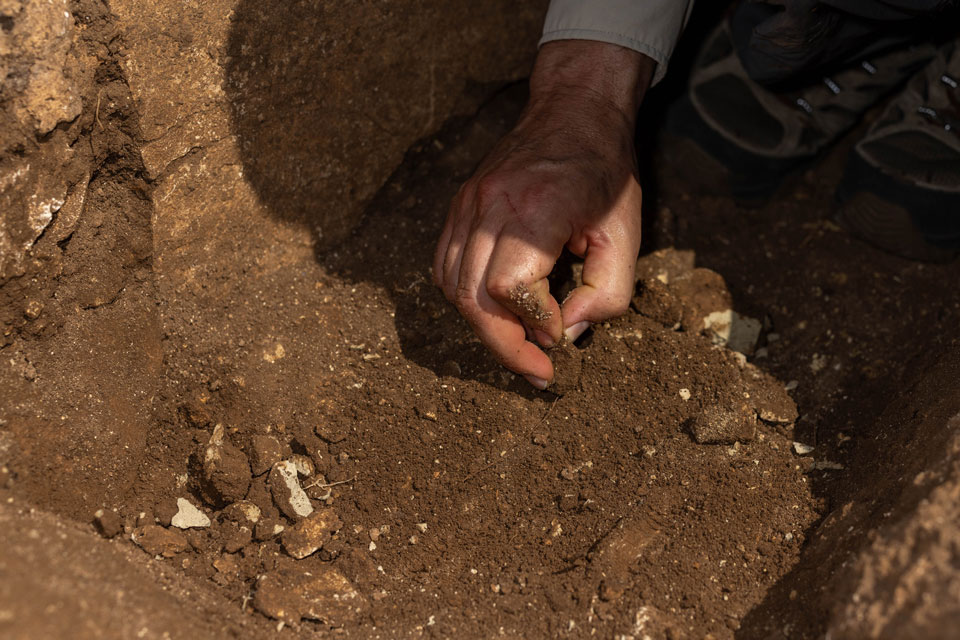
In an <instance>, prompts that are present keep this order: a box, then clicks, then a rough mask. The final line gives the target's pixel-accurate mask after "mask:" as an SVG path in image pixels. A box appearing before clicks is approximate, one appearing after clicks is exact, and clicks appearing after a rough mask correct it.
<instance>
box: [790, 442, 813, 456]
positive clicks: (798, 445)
mask: <svg viewBox="0 0 960 640" xmlns="http://www.w3.org/2000/svg"><path fill="white" fill-rule="evenodd" d="M793 450H794V451H795V452H796V453H797V455H798V456H805V455H807V454H808V453H811V452H812V451H813V446H811V445H809V444H803V443H802V442H794V443H793Z"/></svg>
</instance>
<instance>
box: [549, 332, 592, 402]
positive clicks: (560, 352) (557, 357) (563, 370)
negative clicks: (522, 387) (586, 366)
mask: <svg viewBox="0 0 960 640" xmlns="http://www.w3.org/2000/svg"><path fill="white" fill-rule="evenodd" d="M547 355H548V356H550V361H551V362H553V382H552V383H551V384H550V386H549V387H548V389H549V390H550V391H553V392H554V393H555V394H557V395H558V396H562V395H565V394H567V393H570V392H571V391H575V390H576V389H577V387H578V386H579V384H580V371H581V369H582V368H583V355H582V354H581V353H580V350H579V349H578V348H577V347H576V346H575V345H574V344H573V343H572V342H570V341H569V340H567V339H566V338H563V339H562V340H560V342H559V343H558V344H557V345H556V346H555V347H553V348H551V349H548V350H547Z"/></svg>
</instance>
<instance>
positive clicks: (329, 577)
mask: <svg viewBox="0 0 960 640" xmlns="http://www.w3.org/2000/svg"><path fill="white" fill-rule="evenodd" d="M253 606H254V607H256V608H257V610H258V611H260V612H261V613H263V614H264V615H266V616H269V617H271V618H275V619H277V620H282V621H283V622H286V623H288V624H297V623H299V622H300V620H301V619H302V618H309V619H311V620H317V621H319V622H322V623H324V624H328V625H330V626H333V627H342V626H344V625H345V624H348V623H350V622H352V621H354V620H356V619H357V617H358V615H359V614H360V612H361V611H363V610H364V609H365V608H366V606H367V600H366V598H365V597H364V596H363V595H362V594H361V593H360V592H359V591H357V589H356V588H355V587H354V586H353V584H352V583H351V582H350V581H349V580H347V579H346V578H345V577H344V576H343V574H342V573H340V572H339V571H337V570H336V569H334V568H332V567H325V566H320V567H319V568H318V569H317V570H314V571H296V570H291V569H286V570H285V569H280V570H277V571H274V572H272V573H268V574H266V575H264V576H263V577H262V578H261V579H260V583H259V585H258V587H257V593H256V594H255V595H254V597H253Z"/></svg>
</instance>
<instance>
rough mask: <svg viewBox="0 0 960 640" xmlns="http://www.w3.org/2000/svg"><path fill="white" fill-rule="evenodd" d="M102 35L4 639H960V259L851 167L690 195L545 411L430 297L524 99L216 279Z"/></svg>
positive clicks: (682, 190) (36, 302) (44, 256)
mask: <svg viewBox="0 0 960 640" xmlns="http://www.w3.org/2000/svg"><path fill="white" fill-rule="evenodd" d="M72 6H73V5H72ZM73 9H74V10H75V11H76V13H77V14H78V15H79V16H80V24H82V25H84V26H83V29H82V31H81V32H82V34H83V36H82V38H81V40H79V41H78V42H79V44H75V47H77V49H76V51H79V52H81V53H83V55H86V56H90V57H91V58H92V59H96V60H98V61H99V62H98V64H99V66H98V67H97V69H98V71H97V73H96V74H94V75H95V76H96V77H95V78H94V80H95V82H96V84H93V85H82V86H84V87H85V88H84V89H82V91H80V94H79V95H80V96H81V102H82V105H83V107H84V108H83V109H81V110H80V115H79V116H75V117H76V119H75V120H72V121H66V122H65V123H62V124H60V126H59V128H58V129H56V131H55V132H54V134H53V135H52V136H51V137H50V138H48V139H47V140H46V142H44V143H43V144H48V143H49V144H53V142H51V141H55V142H56V143H57V144H60V143H61V142H63V144H64V145H65V146H67V147H69V148H76V149H77V151H76V152H75V153H76V154H86V155H83V158H85V162H89V163H90V166H91V167H93V168H94V169H95V170H93V171H90V172H89V177H87V174H86V173H83V172H79V173H81V174H83V175H81V177H80V179H78V180H79V181H78V182H77V183H76V184H78V185H82V186H76V187H75V190H76V195H74V196H71V197H74V198H75V201H80V200H83V201H84V202H85V203H86V204H85V205H84V206H82V207H79V208H78V209H77V212H76V215H75V216H73V215H72V214H71V216H67V215H66V214H67V213H69V212H70V211H71V210H70V209H69V208H68V209H67V210H66V211H64V214H63V217H62V218H60V219H59V223H58V224H67V225H69V232H68V233H66V235H61V234H60V233H59V231H58V232H57V233H54V234H53V235H44V236H43V237H39V238H35V239H34V240H35V248H34V249H31V251H32V253H30V252H28V253H27V254H25V255H26V256H27V257H28V258H30V259H33V260H34V261H35V263H30V262H29V260H21V261H18V262H17V264H16V267H15V268H16V269H18V270H21V271H22V273H23V275H21V276H17V277H15V278H13V279H11V280H9V281H7V282H5V283H4V284H3V286H2V289H0V292H2V294H3V297H0V300H3V301H11V305H10V308H9V309H6V308H5V309H4V310H3V315H2V319H3V322H4V325H3V340H2V341H0V345H2V346H0V355H2V357H0V364H2V368H0V398H2V401H0V504H2V505H3V506H2V509H0V523H2V524H3V526H2V527H0V549H4V550H6V552H3V551H0V573H2V574H3V575H4V576H5V579H4V580H2V581H0V595H2V597H0V635H11V636H12V637H68V636H70V637H97V638H103V637H117V638H123V637H132V636H140V637H151V638H152V637H163V636H164V634H165V633H167V634H169V635H174V636H186V635H196V636H200V637H237V636H243V637H250V638H260V637H275V636H277V635H281V636H285V637H294V636H297V637H312V636H314V635H316V634H318V633H319V634H326V633H330V634H333V633H336V634H337V635H342V636H347V637H359V638H371V637H421V636H424V635H428V636H430V635H432V636H436V637H464V638H486V637H490V636H491V635H504V636H508V637H526V638H546V637H558V636H563V637H574V638H575V637H590V636H597V637H619V638H624V639H626V638H643V637H649V638H652V639H655V640H660V639H666V638H670V639H672V640H675V639H677V638H702V637H712V638H716V639H722V638H733V637H734V636H735V635H736V637H743V638H771V637H791V638H793V637H797V638H817V637H821V636H822V635H823V634H824V633H826V632H827V631H829V632H830V634H831V636H832V637H838V638H862V637H890V638H894V637H911V636H919V635H924V636H929V637H949V634H948V633H947V631H945V630H953V629H955V625H954V624H953V622H954V621H955V620H956V616H957V610H956V608H955V607H953V608H951V606H952V605H951V604H950V603H955V602H956V601H957V598H956V597H955V596H956V594H957V585H958V584H960V581H958V579H957V572H956V571H955V569H954V567H956V566H957V551H956V548H957V545H956V540H957V532H956V531H955V530H954V529H955V528H956V527H954V526H953V524H952V523H953V522H956V517H955V516H956V509H957V504H958V498H957V496H958V495H960V493H958V487H960V472H958V462H957V461H958V460H960V448H958V446H957V442H956V435H955V434H956V430H957V428H958V424H957V419H956V417H955V416H956V415H957V414H958V413H960V392H958V391H957V389H956V388H955V385H953V384H952V381H955V380H956V379H957V373H958V371H957V366H958V363H960V345H958V336H957V332H956V327H957V326H958V321H960V303H958V301H957V300H956V299H955V297H954V298H950V297H945V296H944V290H945V288H947V287H945V283H951V282H956V281H957V279H958V277H960V265H957V264H953V265H945V266H942V265H941V266H934V265H920V264H916V263H910V262H906V261H903V260H899V259H897V258H893V257H890V256H886V255H884V254H881V253H879V252H877V251H875V250H873V249H870V248H868V247H865V246H862V245H860V244H859V243H857V242H856V241H854V240H852V239H851V238H849V237H848V236H847V235H845V234H843V233H842V232H841V231H840V230H839V229H838V228H837V227H836V226H835V225H833V224H832V223H831V222H830V221H829V211H830V208H831V204H830V202H831V200H830V198H831V189H832V185H833V184H835V182H836V179H837V176H839V175H840V166H841V159H842V151H843V149H841V150H839V151H838V152H837V153H836V154H835V155H833V156H830V157H828V158H826V159H825V160H824V161H823V163H821V164H820V165H818V166H817V167H816V168H815V169H811V170H810V171H808V172H807V173H805V174H800V175H798V176H796V177H795V178H794V179H793V180H791V181H790V182H788V183H787V184H786V185H785V187H784V188H783V189H782V190H781V192H780V193H778V194H777V196H776V197H775V198H774V199H773V200H772V201H771V202H770V203H769V204H768V205H767V206H766V207H765V208H762V209H744V208H742V207H739V206H737V205H736V204H735V203H734V202H733V201H732V200H730V199H729V198H724V197H722V196H712V195H696V194H692V193H688V192H687V189H686V185H685V183H684V182H683V181H682V179H681V178H678V177H674V178H670V177H667V178H666V179H665V180H664V181H662V182H661V183H660V191H661V192H660V193H659V196H658V197H657V198H653V197H650V198H648V202H654V203H656V206H655V207H653V208H652V209H651V210H650V211H649V212H648V215H647V220H648V225H649V227H650V229H649V233H648V234H647V240H646V243H647V249H650V250H653V249H661V251H656V252H651V253H649V255H647V256H645V257H643V258H641V261H640V263H639V268H638V284H637V290H636V295H635V296H634V300H633V304H632V307H631V310H630V312H628V313H627V314H626V315H625V316H623V317H621V318H618V319H616V320H612V321H610V322H608V323H603V324H599V325H596V326H594V327H593V329H592V330H591V331H590V332H589V333H588V334H587V335H585V336H584V337H583V338H582V339H581V340H579V341H578V343H577V344H576V345H569V344H567V345H564V346H563V347H562V348H561V349H560V350H559V351H558V352H554V353H552V354H551V356H552V357H553V358H554V362H555V363H556V365H557V367H558V381H557V386H556V387H555V388H554V389H552V390H547V391H546V392H538V391H535V390H533V389H532V388H531V387H530V386H529V385H528V384H527V383H526V382H525V381H524V380H523V379H522V378H518V377H516V376H514V375H512V374H510V373H508V372H506V371H504V370H503V369H502V368H500V367H498V366H497V365H496V363H495V362H494V361H493V360H492V359H491V358H490V356H489V354H488V353H487V352H486V351H485V350H484V348H483V347H482V345H481V344H479V342H478V341H477V339H476V338H475V337H474V335H473V334H472V333H471V331H470V330H469V327H468V326H467V325H466V323H465V322H464V321H463V320H462V319H461V318H460V317H459V316H458V315H457V313H456V311H455V309H453V308H452V307H451V306H450V305H449V304H448V303H447V302H446V301H445V300H444V299H443V296H442V295H441V294H440V292H439V291H437V290H436V289H435V288H434V287H433V286H432V285H431V284H430V283H429V272H428V270H429V263H430V253H431V249H432V244H433V242H434V239H435V238H436V236H437V234H438V232H439V229H440V226H441V224H442V221H443V216H444V213H445V210H446V206H447V203H448V202H449V200H450V198H451V197H452V196H453V194H454V193H455V192H456V189H457V188H458V186H459V184H460V183H461V182H462V180H463V179H465V178H466V177H467V176H468V175H469V173H470V171H471V170H472V168H473V167H474V166H475V165H476V163H477V162H478V161H479V160H480V158H481V157H482V156H483V154H484V153H485V152H486V150H488V149H489V148H490V147H491V146H492V145H493V144H494V142H495V141H496V140H497V139H498V138H499V136H500V135H502V134H503V133H504V132H505V131H506V130H507V129H508V127H509V126H510V123H511V122H512V121H513V120H514V119H515V118H516V115H517V113H518V111H519V109H520V106H521V104H522V101H523V90H522V87H518V88H514V89H513V90H510V91H507V92H505V93H503V94H501V95H499V96H498V97H497V98H496V99H495V100H493V101H491V102H490V103H489V104H488V105H487V106H486V107H484V109H483V110H482V111H481V112H480V113H479V114H478V115H477V117H475V118H471V119H458V120H453V121H451V122H449V123H448V124H447V126H446V127H445V128H444V129H443V130H442V131H441V132H440V133H439V134H438V135H436V136H435V137H432V138H429V139H426V140H424V141H422V142H421V143H418V144H417V145H416V146H415V147H414V148H412V149H411V150H410V151H409V152H408V154H407V157H406V160H405V161H404V163H403V165H402V166H401V167H400V168H399V169H398V170H397V171H396V173H394V175H393V177H392V178H391V179H390V181H389V182H388V183H387V184H386V185H385V186H384V187H383V188H382V189H381V190H380V192H379V193H378V194H377V196H376V197H375V198H374V199H373V201H372V203H371V204H370V206H369V207H368V209H367V216H366V218H365V220H364V222H363V224H362V225H361V226H360V227H359V228H358V229H357V231H356V232H355V233H354V234H353V235H352V236H351V237H350V238H348V239H347V240H346V241H344V242H343V243H341V244H339V245H338V246H337V248H336V249H335V250H333V251H327V252H324V253H319V254H316V255H314V254H313V252H312V248H311V247H312V246H313V245H312V239H313V238H314V236H315V233H316V229H314V228H312V227H311V226H310V225H298V224H295V223H291V222H290V221H289V220H288V219H286V218H284V216H283V215H274V214H273V213H271V212H269V211H267V212H265V211H264V210H262V209H261V208H256V207H253V206H252V205H251V206H250V207H249V208H243V207H242V206H240V205H236V203H235V202H234V203H233V204H231V207H237V208H236V209H230V208H227V209H224V210H222V211H219V213H222V214H223V215H225V216H229V215H234V216H236V218H237V225H238V226H237V232H236V233H233V234H223V233H218V234H216V235H217V237H216V238H209V237H208V236H207V235H206V234H204V229H203V228H195V229H194V232H195V233H194V234H193V237H190V238H189V242H187V243H185V245H184V247H183V251H184V252H185V253H184V252H180V246H179V245H177V244H176V243H173V242H170V241H169V237H167V240H166V241H164V242H165V243H166V244H165V243H163V242H162V243H160V244H155V243H154V242H152V238H153V236H152V234H153V233H154V232H155V231H156V230H157V229H161V230H162V229H165V228H166V231H164V233H167V232H169V231H170V229H171V228H173V229H174V230H175V231H176V233H182V232H183V228H181V226H180V222H176V221H174V222H171V221H170V220H169V219H166V218H164V216H163V215H159V214H157V213H156V212H158V211H168V209H161V206H162V207H166V208H169V207H171V206H172V205H171V200H169V199H165V198H167V197H168V196H169V195H170V194H171V193H173V187H171V189H170V190H165V191H163V192H162V193H159V194H158V193H157V192H156V191H155V189H156V184H157V182H156V181H155V180H154V179H153V178H150V177H149V175H147V173H145V172H144V167H143V162H142V158H141V157H140V149H141V148H142V147H143V145H144V144H146V143H147V142H146V141H145V139H144V137H143V135H142V133H141V132H140V130H139V124H138V113H137V112H136V108H135V107H134V104H133V103H132V102H131V100H130V95H129V89H128V87H127V86H126V84H125V81H124V75H123V66H122V65H121V64H120V61H121V59H122V58H121V56H122V51H121V47H120V43H118V42H117V41H116V38H115V37H114V36H115V32H114V31H113V30H112V29H113V27H112V24H113V23H112V20H111V17H110V16H109V14H107V13H105V11H104V9H103V8H102V7H101V8H91V7H86V6H84V7H83V8H80V7H79V5H76V6H73ZM178 38H179V41H181V42H183V41H184V36H183V34H179V35H178ZM105 43H110V45H109V46H107V45H106V44H105ZM65 77H69V76H65ZM78 77H79V76H78ZM81 79H82V78H81ZM87 80H90V79H89V78H87ZM78 82H80V80H78ZM81 84H82V83H81ZM101 89H102V91H101ZM98 105H99V109H98V108H97V107H98ZM62 109H65V110H66V111H64V113H67V114H68V115H69V114H75V112H76V105H75V104H74V103H73V102H72V101H66V102H65V103H64V104H63V105H62ZM4 113H6V112H4ZM38 113H40V112H38ZM50 113H54V114H55V113H59V112H54V111H44V112H42V113H40V115H44V114H46V115H49V114H50ZM45 117H46V116H45ZM56 117H59V116H56ZM69 117H74V116H69ZM38 122H40V123H41V124H38V125H37V126H46V124H44V122H45V121H43V118H39V117H38ZM47 124H48V123H47ZM0 126H4V125H3V123H2V122H0ZM24 135H25V137H23V139H24V140H28V139H29V138H30V136H26V134H24ZM31 135H32V133H31ZM71 144H72V146H71ZM204 144H205V143H204ZM212 144H217V143H212ZM88 147H89V150H88ZM43 148H46V147H43ZM49 148H51V149H52V148H54V147H49ZM30 149H33V147H30ZM204 152H205V151H204V149H203V148H202V146H201V148H200V149H199V150H198V151H197V154H196V155H194V156H191V157H190V158H187V159H186V160H185V163H188V162H194V161H196V162H201V164H202V157H200V156H201V154H202V153H204ZM23 153H28V151H27V147H26V146H24V150H23ZM29 153H34V151H29ZM31 157H33V156H31ZM270 159H271V160H272V161H273V162H275V163H276V166H275V167H274V169H275V170H277V171H281V172H282V171H283V170H292V169H293V167H291V166H290V165H287V164H284V162H285V159H284V158H283V157H271V158H270ZM242 161H243V160H242V159H241V160H240V161H239V162H242ZM263 161H264V159H259V160H258V161H257V162H258V163H260V164H259V165H258V166H260V165H262V163H263ZM54 164H56V163H54V162H52V161H51V166H53V165H54ZM178 166H179V165H178ZM184 166H186V165H184ZM175 169H176V167H175ZM231 176H233V174H231ZM174 177H176V178H178V179H180V180H181V182H183V181H186V182H187V183H188V184H187V185H186V186H180V187H177V188H179V189H183V190H185V192H187V193H193V191H194V190H195V189H194V186H195V185H201V184H207V183H194V185H191V184H189V182H190V177H189V176H188V175H187V174H184V175H182V176H181V175H180V174H176V173H175V172H174V174H167V175H165V176H164V177H163V180H173V179H174ZM231 179H233V178H231ZM178 184H179V183H178ZM201 190H202V189H201ZM651 192H652V189H651ZM71 193H72V192H71ZM292 193H293V192H292ZM288 197H293V198H296V195H295V193H294V195H289V196H288ZM176 201H177V200H176V197H174V199H173V201H172V202H176ZM161 203H162V205H161ZM295 204H296V207H294V208H296V209H302V208H307V209H308V208H309V207H310V203H309V202H303V201H300V202H296V203H295ZM63 206H64V207H67V205H66V204H65V205H63ZM151 212H153V214H154V216H153V217H152V216H151ZM164 215H168V214H164ZM184 224H187V223H184ZM164 225H169V227H164ZM56 229H59V227H57V228H56ZM56 229H54V230H56ZM175 236H176V234H174V235H172V236H170V237H175ZM188 236H189V234H187V235H182V236H176V237H188ZM165 237H166V236H165ZM204 243H219V244H210V245H209V246H217V247H220V248H222V249H223V250H217V251H209V252H207V253H205V254H204V255H206V256H207V259H206V260H204V261H203V262H197V261H196V260H194V257H195V256H196V255H199V254H196V253H191V252H192V251H194V250H197V246H200V245H203V246H207V245H204ZM195 245H196V246H195ZM674 246H675V247H680V248H681V250H680V251H677V250H674V249H671V247H674ZM156 247H160V249H163V251H161V255H160V257H158V256H157V255H155V254H154V251H155V250H157V249H156ZM171 247H173V248H171ZM567 266H569V267H570V271H571V273H572V274H573V275H572V276H571V277H564V276H559V275H558V277H557V278H556V279H555V280H556V281H555V283H554V284H555V286H556V290H557V291H558V296H561V295H562V294H561V293H560V292H562V291H563V290H564V289H569V287H570V284H571V282H572V281H574V280H575V273H576V265H575V264H574V265H572V266H571V265H569V264H568V265H567ZM10 268H14V267H10ZM13 301H15V303H16V304H15V305H14V304H13ZM738 325H740V328H737V327H738ZM731 347H735V348H738V349H739V351H735V350H733V349H732V348H731ZM797 444H800V445H802V446H799V447H798V446H797ZM181 526H183V528H181ZM9 577H12V579H8V578H9ZM118 593H123V594H125V595H123V596H122V597H121V596H119V595H117V594H118ZM929 593H933V594H937V597H936V600H935V601H932V600H930V599H929V598H926V597H925V594H929ZM88 603H89V604H88ZM51 611H56V612H57V615H50V612H51Z"/></svg>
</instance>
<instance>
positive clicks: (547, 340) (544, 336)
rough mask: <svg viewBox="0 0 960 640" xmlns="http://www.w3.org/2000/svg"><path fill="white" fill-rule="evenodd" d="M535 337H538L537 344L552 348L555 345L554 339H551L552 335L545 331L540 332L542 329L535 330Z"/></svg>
mask: <svg viewBox="0 0 960 640" xmlns="http://www.w3.org/2000/svg"><path fill="white" fill-rule="evenodd" d="M533 335H535V336H536V337H537V342H539V343H540V345H541V346H544V347H552V346H553V345H554V342H553V338H551V337H550V334H549V333H547V332H545V331H540V329H534V330H533Z"/></svg>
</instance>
